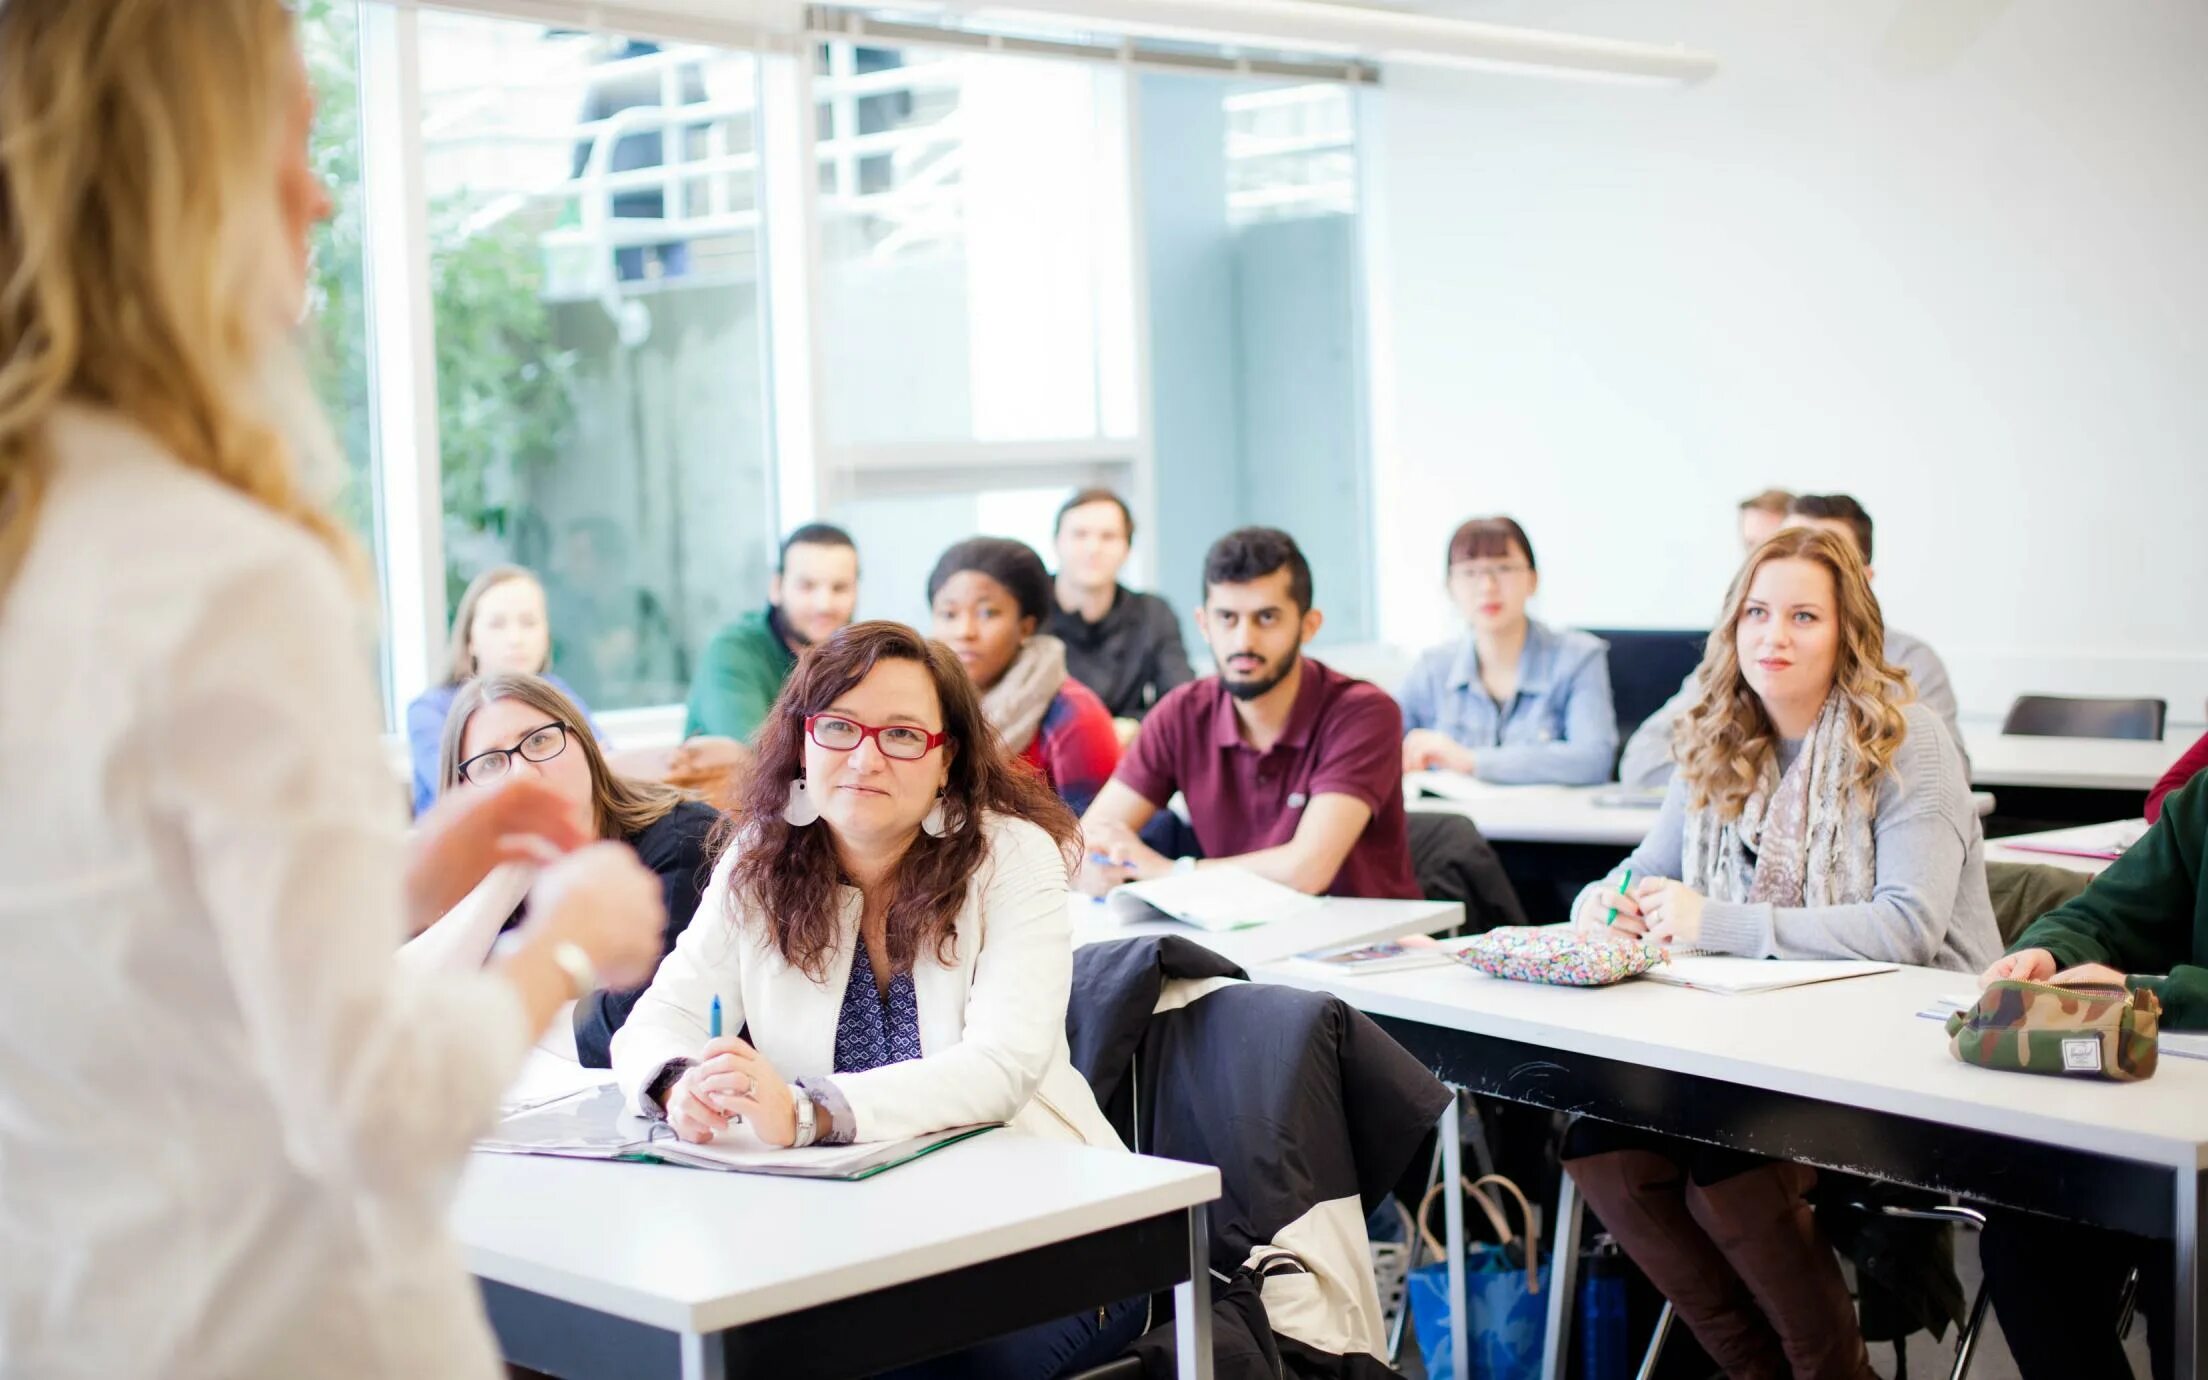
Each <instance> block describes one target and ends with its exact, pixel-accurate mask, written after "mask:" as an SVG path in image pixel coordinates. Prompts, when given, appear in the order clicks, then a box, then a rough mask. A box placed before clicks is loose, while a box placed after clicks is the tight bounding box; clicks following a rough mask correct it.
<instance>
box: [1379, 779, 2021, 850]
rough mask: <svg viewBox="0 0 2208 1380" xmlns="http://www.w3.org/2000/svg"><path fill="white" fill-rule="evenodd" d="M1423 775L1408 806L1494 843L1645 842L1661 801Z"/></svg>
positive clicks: (1981, 808)
mask: <svg viewBox="0 0 2208 1380" xmlns="http://www.w3.org/2000/svg"><path fill="white" fill-rule="evenodd" d="M1418 779H1419V778H1418V776H1416V775H1412V776H1406V777H1405V778H1403V787H1404V791H1405V793H1406V794H1405V798H1404V805H1405V807H1406V808H1407V809H1410V810H1412V811H1414V812H1416V813H1420V814H1453V815H1463V816H1464V817H1465V818H1466V819H1469V820H1471V821H1472V822H1473V823H1474V824H1475V825H1477V826H1479V830H1480V834H1481V836H1482V837H1483V838H1485V839H1487V840H1488V841H1489V842H1490V843H1569V844H1585V845H1590V846H1594V847H1604V848H1616V849H1619V850H1620V851H1621V854H1622V853H1624V852H1630V851H1631V850H1632V849H1634V848H1637V847H1639V846H1640V842H1641V840H1642V839H1644V838H1646V837H1648V831H1649V830H1650V829H1652V828H1654V827H1655V825H1656V811H1657V808H1658V806H1659V804H1660V802H1658V801H1654V800H1650V801H1646V802H1645V803H1634V804H1618V803H1599V802H1601V801H1604V800H1611V801H1614V800H1616V799H1617V798H1618V797H1619V796H1620V795H1621V794H1622V793H1624V792H1625V790H1626V788H1625V787H1623V786H1619V785H1617V784H1615V783H1612V784H1610V785H1607V786H1496V785H1491V784H1489V783H1488V782H1485V781H1464V780H1461V779H1460V780H1458V781H1455V782H1453V783H1451V785H1450V787H1449V789H1450V791H1451V793H1452V795H1453V796H1454V797H1456V798H1452V799H1444V798H1441V797H1438V796H1430V795H1422V794H1420V793H1419V789H1418V785H1417V782H1418ZM1971 803H1972V804H1973V805H1974V806H1976V808H1977V810H1978V813H1979V815H1980V816H1981V817H1983V816H1985V815H1988V814H1991V813H1992V812H1993V808H1994V803H1995V802H1994V797H1992V796H1990V795H1987V794H1986V793H1984V792H1982V791H1980V792H1974V793H1973V794H1972V797H1971Z"/></svg>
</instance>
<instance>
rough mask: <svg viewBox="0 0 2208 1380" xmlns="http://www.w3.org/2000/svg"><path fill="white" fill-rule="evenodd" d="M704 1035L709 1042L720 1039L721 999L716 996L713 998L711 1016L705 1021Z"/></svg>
mask: <svg viewBox="0 0 2208 1380" xmlns="http://www.w3.org/2000/svg"><path fill="white" fill-rule="evenodd" d="M705 1034H706V1038H707V1039H709V1040H718V1039H720V1038H721V999H720V998H719V997H718V996H716V997H714V998H713V1014H712V1016H710V1017H709V1018H708V1019H707V1021H706V1026H705Z"/></svg>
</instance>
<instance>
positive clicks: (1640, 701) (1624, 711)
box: [1587, 628, 1710, 753]
mask: <svg viewBox="0 0 2208 1380" xmlns="http://www.w3.org/2000/svg"><path fill="white" fill-rule="evenodd" d="M1587 631H1588V632H1590V633H1593V634H1594V635H1595V636H1596V637H1599V638H1601V639H1602V640H1603V641H1604V642H1607V643H1609V644H1610V655H1609V661H1610V703H1611V707H1612V708H1613V709H1614V710H1615V711H1616V713H1617V719H1618V743H1619V751H1620V752H1621V753H1622V752H1623V751H1624V743H1625V740H1626V739H1628V738H1630V737H1632V736H1633V730H1634V729H1636V728H1639V727H1640V726H1641V721H1642V720H1643V719H1646V718H1647V717H1648V716H1649V715H1651V714H1653V713H1655V712H1656V711H1657V710H1659V709H1661V708H1663V707H1664V702H1665V701H1666V700H1668V699H1670V698H1671V697H1672V696H1673V695H1676V694H1678V693H1679V687H1680V686H1681V685H1682V684H1684V683H1685V681H1686V679H1687V677H1688V676H1690V675H1692V674H1694V668H1695V667H1697V666H1700V665H1701V664H1702V652H1703V649H1704V648H1705V647H1706V646H1707V645H1708V644H1709V640H1710V635H1709V632H1708V631H1707V630H1703V631H1696V630H1694V629H1691V628H1654V629H1652V628H1589V629H1587Z"/></svg>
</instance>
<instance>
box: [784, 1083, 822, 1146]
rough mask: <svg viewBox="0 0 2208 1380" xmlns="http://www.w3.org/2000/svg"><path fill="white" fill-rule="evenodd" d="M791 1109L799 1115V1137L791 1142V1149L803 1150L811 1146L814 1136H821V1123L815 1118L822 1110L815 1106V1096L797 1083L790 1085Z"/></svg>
mask: <svg viewBox="0 0 2208 1380" xmlns="http://www.w3.org/2000/svg"><path fill="white" fill-rule="evenodd" d="M790 1107H791V1109H792V1110H793V1111H795V1112H796V1113H797V1137H796V1139H794V1140H792V1141H791V1142H790V1148H791V1149H792V1150H802V1149H804V1148H805V1147H806V1146H808V1145H811V1144H812V1143H813V1138H814V1136H816V1135H818V1134H819V1123H818V1122H817V1120H816V1119H815V1118H816V1117H817V1116H818V1115H819V1111H820V1109H819V1108H817V1107H815V1106H814V1105H813V1095H812V1094H811V1093H809V1092H807V1091H805V1090H804V1089H803V1088H801V1087H799V1086H797V1084H795V1083H792V1084H790Z"/></svg>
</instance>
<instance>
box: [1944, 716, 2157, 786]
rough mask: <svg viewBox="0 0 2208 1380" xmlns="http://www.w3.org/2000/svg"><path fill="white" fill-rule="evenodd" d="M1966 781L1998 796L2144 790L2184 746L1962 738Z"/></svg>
mask: <svg viewBox="0 0 2208 1380" xmlns="http://www.w3.org/2000/svg"><path fill="white" fill-rule="evenodd" d="M1963 739H1964V743H1965V745H1966V746H1967V747H1968V748H1969V749H1970V781H1971V784H1972V785H1974V786H1983V787H1990V788H1992V789H1993V791H1994V792H1995V793H1996V794H1998V793H1999V792H2000V789H2001V787H2003V786H2026V787H2045V788H2050V789H2056V790H2076V791H2148V790H2152V789H2153V788H2154V783H2155V782H2157V781H2159V780H2161V779H2162V773H2164V772H2166V771H2168V770H2169V769H2170V764H2171V763H2172V762H2175V761H2176V760H2177V758H2178V754H2179V753H2181V752H2183V751H2184V750H2185V745H2184V744H2183V743H2172V742H2167V741H2162V740H2151V741H2142V740H2138V739H2124V738H2028V737H2019V736H2012V735H2010V734H2006V733H1974V732H1968V731H1966V732H1965V733H1964V734H1963Z"/></svg>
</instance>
